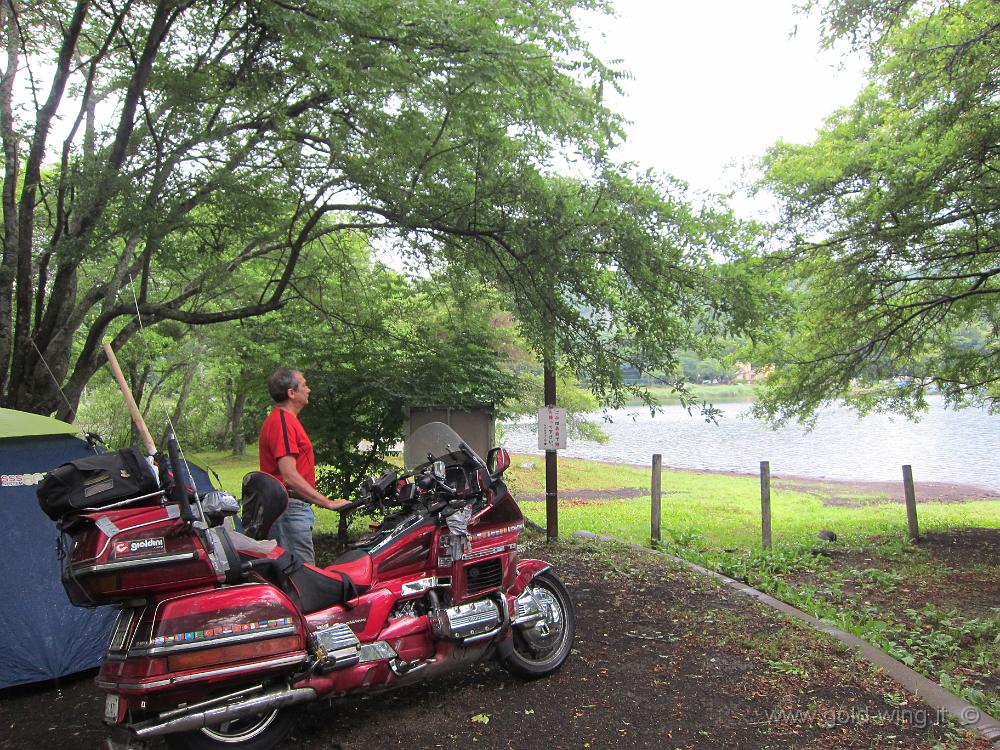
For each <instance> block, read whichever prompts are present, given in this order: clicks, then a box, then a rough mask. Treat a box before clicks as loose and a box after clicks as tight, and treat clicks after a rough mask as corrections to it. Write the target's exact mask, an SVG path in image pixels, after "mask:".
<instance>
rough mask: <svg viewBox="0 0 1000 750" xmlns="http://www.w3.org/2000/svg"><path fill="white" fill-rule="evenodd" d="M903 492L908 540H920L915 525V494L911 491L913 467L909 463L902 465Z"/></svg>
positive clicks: (917, 528) (918, 531) (918, 530)
mask: <svg viewBox="0 0 1000 750" xmlns="http://www.w3.org/2000/svg"><path fill="white" fill-rule="evenodd" d="M903 494H904V495H905V496H906V525H907V526H909V527H910V541H911V542H916V541H919V540H920V529H919V527H918V526H917V496H916V493H915V492H914V491H913V467H912V466H910V465H909V464H907V465H905V466H904V467H903Z"/></svg>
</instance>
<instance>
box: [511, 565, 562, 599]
mask: <svg viewBox="0 0 1000 750" xmlns="http://www.w3.org/2000/svg"><path fill="white" fill-rule="evenodd" d="M551 567H552V565H551V564H549V563H547V562H545V561H544V560H518V561H517V575H515V576H514V585H512V586H511V587H510V588H509V589H507V594H508V595H509V596H511V597H512V598H513V599H516V598H517V597H519V596H520V595H521V594H523V593H524V590H525V589H526V588H528V584H529V583H531V579H533V578H534V577H535V576H537V575H538V574H539V573H542V572H544V571H546V570H548V569H549V568H551Z"/></svg>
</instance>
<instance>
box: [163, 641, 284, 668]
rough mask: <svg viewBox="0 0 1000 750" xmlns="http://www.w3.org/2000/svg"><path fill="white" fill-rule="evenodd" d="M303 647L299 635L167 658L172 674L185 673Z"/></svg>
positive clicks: (207, 649) (208, 649)
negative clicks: (190, 670) (189, 670)
mask: <svg viewBox="0 0 1000 750" xmlns="http://www.w3.org/2000/svg"><path fill="white" fill-rule="evenodd" d="M301 645H302V640H301V639H300V638H299V637H298V636H297V635H294V636H285V637H282V638H271V639H270V640H266V641H261V642H258V643H242V644H237V645H232V646H222V647H220V648H206V649H201V650H200V651H192V652H189V653H181V654H174V655H172V656H168V657H167V665H168V666H169V667H170V671H171V672H183V671H185V670H188V669H198V668H200V667H207V666H213V665H218V664H231V663H233V662H238V661H249V660H255V659H263V658H264V657H267V656H274V655H277V654H284V653H288V652H292V651H296V650H298V649H299V648H301Z"/></svg>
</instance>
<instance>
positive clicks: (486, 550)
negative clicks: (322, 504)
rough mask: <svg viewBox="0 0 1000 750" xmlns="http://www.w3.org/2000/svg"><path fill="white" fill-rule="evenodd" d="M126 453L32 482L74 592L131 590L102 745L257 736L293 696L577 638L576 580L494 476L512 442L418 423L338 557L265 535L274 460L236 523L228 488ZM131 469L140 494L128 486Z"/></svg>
mask: <svg viewBox="0 0 1000 750" xmlns="http://www.w3.org/2000/svg"><path fill="white" fill-rule="evenodd" d="M169 449H170V456H169V458H170V462H169V465H170V466H182V464H181V463H180V461H179V460H178V455H177V449H176V442H171V443H170V444H169ZM119 453H120V454H127V453H128V452H127V451H121V452H119ZM116 455H118V454H106V457H96V458H95V459H87V461H90V462H94V461H95V460H97V459H99V458H104V459H105V461H104V464H108V465H104V464H102V463H101V462H100V461H97V468H95V467H94V465H91V466H90V467H89V468H87V467H84V468H82V469H81V468H80V467H78V466H77V467H74V469H75V474H74V473H72V472H71V474H72V476H71V477H70V478H67V476H66V475H65V472H63V473H62V474H61V473H60V472H61V471H62V469H63V468H64V467H60V469H57V470H56V471H55V472H53V479H51V480H46V481H47V482H49V485H48V486H47V487H41V488H40V490H39V497H40V501H41V502H42V505H43V508H44V509H45V510H46V512H48V513H49V514H50V515H52V516H54V517H57V518H58V522H59V525H60V527H61V529H62V531H63V532H64V534H66V535H68V536H69V537H70V538H71V539H72V541H71V544H70V548H69V549H68V550H67V551H66V552H65V559H64V564H63V582H64V585H65V587H66V591H67V593H68V595H69V597H70V599H71V600H72V601H73V602H74V603H75V604H79V605H81V606H99V605H117V606H120V607H121V614H120V616H119V618H118V622H117V625H116V627H115V628H114V631H113V634H112V637H111V642H110V644H109V646H108V649H107V653H106V655H105V658H104V661H103V663H102V666H101V669H100V673H99V675H98V677H97V680H96V683H97V687H98V689H99V690H101V691H103V692H104V693H105V694H106V699H105V711H104V721H105V723H106V724H107V725H108V726H109V727H110V736H109V738H108V739H107V740H106V744H105V747H106V748H108V749H109V750H126V749H127V748H134V747H136V746H137V745H141V742H142V741H143V740H145V739H148V738H151V737H160V736H163V737H164V738H165V739H166V741H167V743H168V745H170V746H171V747H176V748H196V749H206V748H244V750H247V749H250V748H254V749H256V750H262V749H263V748H271V747H273V746H275V745H276V744H278V743H279V742H280V741H281V740H282V739H283V738H284V737H285V736H286V735H287V734H288V732H289V731H290V730H291V728H292V725H293V722H294V709H293V707H295V706H297V705H298V704H303V703H306V702H308V701H313V700H316V699H319V698H332V697H339V696H344V695H347V694H350V693H356V692H358V691H376V690H381V689H385V688H387V687H393V686H403V685H406V684H408V683H412V682H416V681H419V680H423V679H425V678H428V677H430V676H432V675H434V674H437V673H439V672H442V671H444V670H448V669H452V668H454V667H457V666H460V665H462V664H468V663H473V662H477V661H481V660H485V659H488V658H496V659H498V660H499V661H500V662H501V663H502V664H503V665H504V666H506V668H507V669H508V670H510V671H511V672H513V673H514V674H517V675H520V676H523V677H529V678H530V677H539V676H543V675H546V674H549V673H552V672H554V671H555V670H557V669H559V667H560V666H561V665H562V664H563V662H564V661H565V659H566V657H567V656H568V655H569V652H570V650H571V648H572V644H573V636H574V631H575V619H574V613H573V606H572V603H571V601H570V598H569V595H568V594H567V592H566V589H565V587H564V586H563V584H562V583H561V582H560V580H559V579H558V578H557V577H556V575H555V573H554V572H553V571H552V569H551V567H550V566H549V565H548V564H547V563H545V562H542V561H540V560H520V559H518V555H517V540H518V536H519V535H520V533H521V531H522V530H523V529H524V519H523V516H522V514H521V511H520V509H519V508H518V506H517V503H516V502H515V501H514V498H513V497H512V496H511V494H510V492H509V491H508V490H507V487H506V486H505V485H504V482H503V480H502V475H503V472H504V470H505V469H506V468H507V466H508V465H509V463H510V458H509V456H508V454H507V451H506V450H505V449H503V448H494V449H493V450H491V451H490V452H489V454H488V457H487V460H486V461H483V460H482V459H480V457H479V456H477V455H476V454H475V453H474V452H473V451H472V450H471V449H470V448H469V447H468V446H467V445H466V444H465V443H464V442H463V441H462V439H461V438H460V437H459V436H458V435H457V434H456V433H455V432H454V431H452V430H451V428H449V427H448V426H447V425H444V424H442V423H440V422H435V423H431V424H428V425H425V426H423V427H421V428H420V429H419V430H417V431H416V432H415V433H414V434H413V435H412V436H411V437H410V439H409V440H408V441H407V443H406V451H405V457H404V465H405V466H406V468H407V469H408V470H409V473H406V474H404V475H402V476H399V475H397V474H396V473H394V472H387V473H386V474H384V475H383V476H382V477H380V478H379V479H378V480H376V481H368V482H366V483H365V485H363V487H362V493H361V499H360V500H359V501H358V502H356V503H354V504H352V506H350V507H349V508H348V510H350V509H352V508H356V507H361V506H369V507H375V508H377V509H379V510H381V511H382V512H383V513H386V515H385V517H384V518H383V519H382V521H381V523H379V524H378V525H377V526H373V533H372V534H370V535H369V536H368V537H366V538H364V539H362V540H361V541H360V542H359V543H357V544H356V545H354V547H353V548H352V549H350V550H349V551H348V552H347V553H346V554H344V555H342V556H341V557H340V558H339V559H338V560H337V561H336V562H335V563H334V564H333V565H331V566H329V567H327V568H319V567H314V566H312V565H303V564H301V563H299V562H298V561H296V560H295V559H294V557H293V556H292V555H291V554H290V553H287V552H285V551H284V550H282V549H281V548H280V547H277V546H276V544H275V543H274V542H273V541H270V540H266V539H265V538H264V537H265V536H266V534H267V531H268V528H269V526H270V523H272V522H273V520H274V519H275V518H276V516H277V515H278V513H279V512H280V510H281V509H282V508H283V504H284V503H287V496H286V495H285V493H284V489H283V488H282V486H281V485H280V483H278V482H277V481H275V480H274V479H273V478H271V477H269V476H267V475H264V474H258V473H254V474H251V475H248V478H247V480H245V482H244V492H243V494H244V504H243V521H244V527H245V531H246V532H247V533H246V534H242V533H238V532H235V531H233V530H232V529H229V528H227V525H226V524H224V523H222V520H223V519H224V517H225V516H226V515H227V514H228V513H232V512H235V510H236V505H235V501H233V500H232V498H231V497H230V498H228V501H229V502H228V507H227V498H226V497H221V498H220V497H218V496H217V495H215V496H212V497H206V496H202V497H198V496H197V495H196V494H194V493H192V492H191V491H190V489H189V488H188V487H187V486H186V484H187V483H186V482H184V481H182V480H181V478H179V477H177V478H175V477H173V476H172V475H171V473H170V472H169V471H164V469H163V468H162V467H161V476H160V478H159V481H158V482H154V483H153V484H152V485H150V484H149V477H147V476H139V477H138V479H139V481H138V482H137V481H136V479H137V475H142V473H143V472H144V471H147V469H146V468H145V467H144V466H139V465H136V464H135V462H134V457H132V463H130V464H129V465H128V466H126V467H125V468H119V464H118V463H114V459H113V458H112V457H114V456H116ZM139 460H140V461H141V457H140V459H139ZM162 463H163V464H164V465H166V464H167V462H166V461H163V462H162ZM88 472H89V473H88ZM101 472H103V474H102V473H101ZM119 475H120V476H119ZM123 481H124V483H125V485H126V486H127V487H128V492H129V493H134V492H136V491H139V492H141V493H142V494H138V495H136V496H134V497H129V498H126V499H117V498H116V497H115V495H116V492H115V490H114V487H113V486H112V485H114V484H116V483H118V484H121V483H122V482H123ZM60 483H61V484H60ZM55 484H58V485H59V486H56V487H54V486H53V485H55ZM88 487H89V488H90V490H92V492H91V493H90V494H89V495H87V493H86V489H87V488H88ZM154 487H155V489H154ZM95 488H96V489H95ZM143 490H148V491H143ZM60 492H61V493H62V494H60ZM74 493H75V494H74ZM43 494H44V495H46V498H47V499H46V500H43V499H42V496H43ZM64 496H65V497H64ZM53 497H57V498H59V499H58V500H57V501H55V502H53V500H52V498H53Z"/></svg>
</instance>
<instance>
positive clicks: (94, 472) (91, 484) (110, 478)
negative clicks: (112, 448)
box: [37, 448, 160, 521]
mask: <svg viewBox="0 0 1000 750" xmlns="http://www.w3.org/2000/svg"><path fill="white" fill-rule="evenodd" d="M159 489H160V485H159V482H158V481H157V479H156V476H155V475H154V474H153V469H152V468H151V467H150V466H149V464H148V463H146V459H145V458H143V455H142V453H140V452H139V451H138V450H136V449H135V448H125V449H123V450H120V451H116V452H115V453H101V454H99V455H96V456H88V457H87V458H79V459H77V460H75V461H70V462H69V463H65V464H63V465H62V466H59V467H58V468H56V469H53V470H52V471H50V472H49V473H48V474H47V475H46V476H45V478H44V479H43V480H42V481H41V482H40V483H39V485H38V491H37V495H38V504H39V505H40V506H41V508H42V511H44V512H45V514H46V515H47V516H48V517H49V518H51V519H52V520H53V521H58V520H59V519H60V518H62V517H63V516H65V515H66V514H67V513H73V512H76V511H78V510H80V509H81V508H100V507H103V506H105V505H110V504H112V503H116V502H119V501H121V500H126V499H128V498H130V497H139V496H142V495H148V494H151V493H154V492H157V491H158V490H159Z"/></svg>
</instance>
